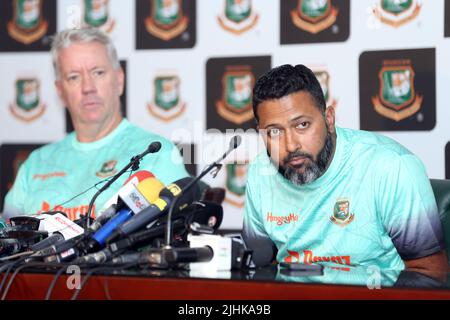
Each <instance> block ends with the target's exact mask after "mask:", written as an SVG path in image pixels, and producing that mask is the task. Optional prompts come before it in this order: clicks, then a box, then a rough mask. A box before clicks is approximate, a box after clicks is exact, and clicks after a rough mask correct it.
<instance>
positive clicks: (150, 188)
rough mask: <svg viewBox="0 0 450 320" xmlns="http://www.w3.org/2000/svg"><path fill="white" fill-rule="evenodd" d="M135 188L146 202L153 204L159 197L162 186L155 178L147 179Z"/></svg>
mask: <svg viewBox="0 0 450 320" xmlns="http://www.w3.org/2000/svg"><path fill="white" fill-rule="evenodd" d="M136 188H137V189H138V190H139V192H140V193H141V194H142V195H143V196H144V198H145V199H146V200H147V201H148V202H153V201H155V200H156V199H157V198H158V197H159V193H160V191H161V190H162V189H163V188H164V184H163V183H162V182H161V181H159V180H158V179H156V178H147V179H145V180H143V181H141V182H140V183H139V184H138V185H137V186H136Z"/></svg>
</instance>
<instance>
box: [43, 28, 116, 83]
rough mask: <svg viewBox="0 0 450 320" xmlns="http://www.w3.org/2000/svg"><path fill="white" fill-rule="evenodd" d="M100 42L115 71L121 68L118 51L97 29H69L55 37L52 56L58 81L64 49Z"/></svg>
mask: <svg viewBox="0 0 450 320" xmlns="http://www.w3.org/2000/svg"><path fill="white" fill-rule="evenodd" d="M91 42H98V43H101V44H103V45H104V46H105V49H106V53H107V55H108V58H109V60H110V62H111V64H112V66H113V68H114V69H119V68H120V63H119V58H118V57H117V50H116V48H115V47H114V44H113V43H112V41H111V39H110V38H109V36H108V35H107V34H106V33H104V32H103V31H101V30H99V29H97V28H81V29H67V30H64V31H61V32H59V33H57V34H56V35H55V36H54V37H53V41H52V47H51V50H50V52H51V54H52V60H53V68H54V71H55V77H56V79H59V77H60V66H59V60H58V57H59V53H60V51H61V50H62V49H64V48H67V47H69V46H70V45H71V44H74V43H91Z"/></svg>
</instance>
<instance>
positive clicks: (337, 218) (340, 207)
mask: <svg viewBox="0 0 450 320" xmlns="http://www.w3.org/2000/svg"><path fill="white" fill-rule="evenodd" d="M354 218H355V215H354V214H353V213H350V200H349V199H345V198H343V199H337V200H336V203H335V204H334V208H333V215H332V216H331V217H330V220H331V222H333V223H334V224H337V225H339V226H341V227H344V226H346V225H348V224H349V223H350V222H352V221H353V220H354Z"/></svg>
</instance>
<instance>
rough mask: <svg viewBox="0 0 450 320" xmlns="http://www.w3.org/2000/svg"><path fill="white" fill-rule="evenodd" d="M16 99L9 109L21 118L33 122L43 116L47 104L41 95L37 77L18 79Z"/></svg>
mask: <svg viewBox="0 0 450 320" xmlns="http://www.w3.org/2000/svg"><path fill="white" fill-rule="evenodd" d="M15 87H16V99H15V101H14V102H13V103H11V104H10V106H9V110H10V111H11V113H12V114H13V116H14V117H16V118H17V119H19V120H22V121H25V122H31V121H33V120H36V119H37V118H39V117H40V116H42V115H43V114H44V112H45V109H46V105H45V104H44V103H41V99H40V97H39V91H40V82H39V80H38V79H36V78H24V79H18V80H16V83H15Z"/></svg>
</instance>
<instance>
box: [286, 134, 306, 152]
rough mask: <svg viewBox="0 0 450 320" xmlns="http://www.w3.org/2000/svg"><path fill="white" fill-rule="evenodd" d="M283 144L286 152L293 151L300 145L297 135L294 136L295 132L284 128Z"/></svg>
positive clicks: (299, 147)
mask: <svg viewBox="0 0 450 320" xmlns="http://www.w3.org/2000/svg"><path fill="white" fill-rule="evenodd" d="M285 146H286V151H287V152H294V151H296V150H299V149H301V147H302V146H301V143H300V141H299V140H298V137H297V136H295V133H293V132H292V130H286V134H285Z"/></svg>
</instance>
